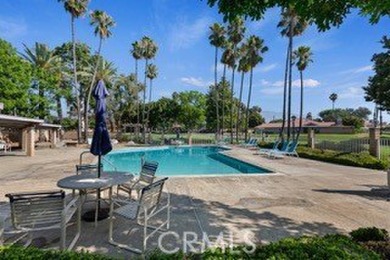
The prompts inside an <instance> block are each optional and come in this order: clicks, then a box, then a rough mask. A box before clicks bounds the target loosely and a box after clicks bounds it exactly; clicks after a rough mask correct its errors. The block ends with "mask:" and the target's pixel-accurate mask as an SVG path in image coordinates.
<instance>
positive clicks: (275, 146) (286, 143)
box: [258, 140, 289, 154]
mask: <svg viewBox="0 0 390 260" xmlns="http://www.w3.org/2000/svg"><path fill="white" fill-rule="evenodd" d="M280 143H281V141H280V140H277V141H276V142H275V143H274V145H273V147H272V148H271V149H266V148H260V149H259V151H258V154H269V153H270V152H272V151H284V150H286V149H287V147H288V145H289V142H287V141H284V142H283V144H282V147H281V148H280V150H279V149H278V147H279V145H280Z"/></svg>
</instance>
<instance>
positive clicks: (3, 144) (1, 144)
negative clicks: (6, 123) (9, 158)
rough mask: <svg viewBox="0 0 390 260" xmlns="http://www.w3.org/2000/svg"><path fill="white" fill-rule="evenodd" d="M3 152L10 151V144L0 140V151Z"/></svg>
mask: <svg viewBox="0 0 390 260" xmlns="http://www.w3.org/2000/svg"><path fill="white" fill-rule="evenodd" d="M2 150H3V151H4V152H5V153H6V152H7V151H9V152H10V151H11V144H9V143H7V142H6V141H3V140H0V151H2Z"/></svg>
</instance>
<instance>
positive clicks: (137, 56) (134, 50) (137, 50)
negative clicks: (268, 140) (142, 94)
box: [130, 41, 142, 134]
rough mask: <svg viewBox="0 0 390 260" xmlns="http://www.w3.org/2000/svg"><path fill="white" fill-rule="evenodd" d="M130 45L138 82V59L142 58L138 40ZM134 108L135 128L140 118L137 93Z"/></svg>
mask: <svg viewBox="0 0 390 260" xmlns="http://www.w3.org/2000/svg"><path fill="white" fill-rule="evenodd" d="M131 46H132V47H133V48H132V49H131V51H130V52H131V55H132V56H133V58H134V61H135V81H136V82H138V60H140V59H142V47H141V44H140V42H139V41H135V42H133V43H132V44H131ZM136 110H137V129H138V125H139V119H140V115H139V111H140V107H139V97H138V95H137V97H136ZM137 134H138V130H137Z"/></svg>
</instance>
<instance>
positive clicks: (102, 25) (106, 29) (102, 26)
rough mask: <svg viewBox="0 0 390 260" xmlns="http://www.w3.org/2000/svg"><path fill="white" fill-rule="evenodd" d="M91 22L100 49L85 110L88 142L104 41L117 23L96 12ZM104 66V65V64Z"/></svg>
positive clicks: (85, 131) (85, 137) (92, 13)
mask: <svg viewBox="0 0 390 260" xmlns="http://www.w3.org/2000/svg"><path fill="white" fill-rule="evenodd" d="M90 17H91V21H90V24H91V25H93V26H95V31H94V33H95V35H97V36H99V47H98V51H97V53H96V57H97V59H96V64H95V69H94V73H93V75H92V80H91V85H90V86H89V89H88V96H87V100H86V101H85V109H84V122H85V129H84V140H87V135H88V125H89V124H88V111H89V102H90V99H91V95H92V90H93V86H94V84H95V80H96V74H97V71H98V66H99V65H100V52H101V49H102V44H103V40H105V39H107V38H109V37H110V36H111V34H112V32H111V28H112V27H114V26H115V22H114V20H113V19H112V17H111V16H109V15H108V14H107V13H106V12H104V11H100V10H95V11H93V12H91V14H90ZM102 64H103V63H102Z"/></svg>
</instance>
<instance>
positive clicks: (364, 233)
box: [349, 227, 389, 242]
mask: <svg viewBox="0 0 390 260" xmlns="http://www.w3.org/2000/svg"><path fill="white" fill-rule="evenodd" d="M349 234H350V235H351V237H352V239H353V240H355V241H357V242H367V241H388V240H389V233H388V232H387V230H386V229H379V228H377V227H366V228H358V229H356V230H353V231H352V232H350V233H349Z"/></svg>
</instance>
